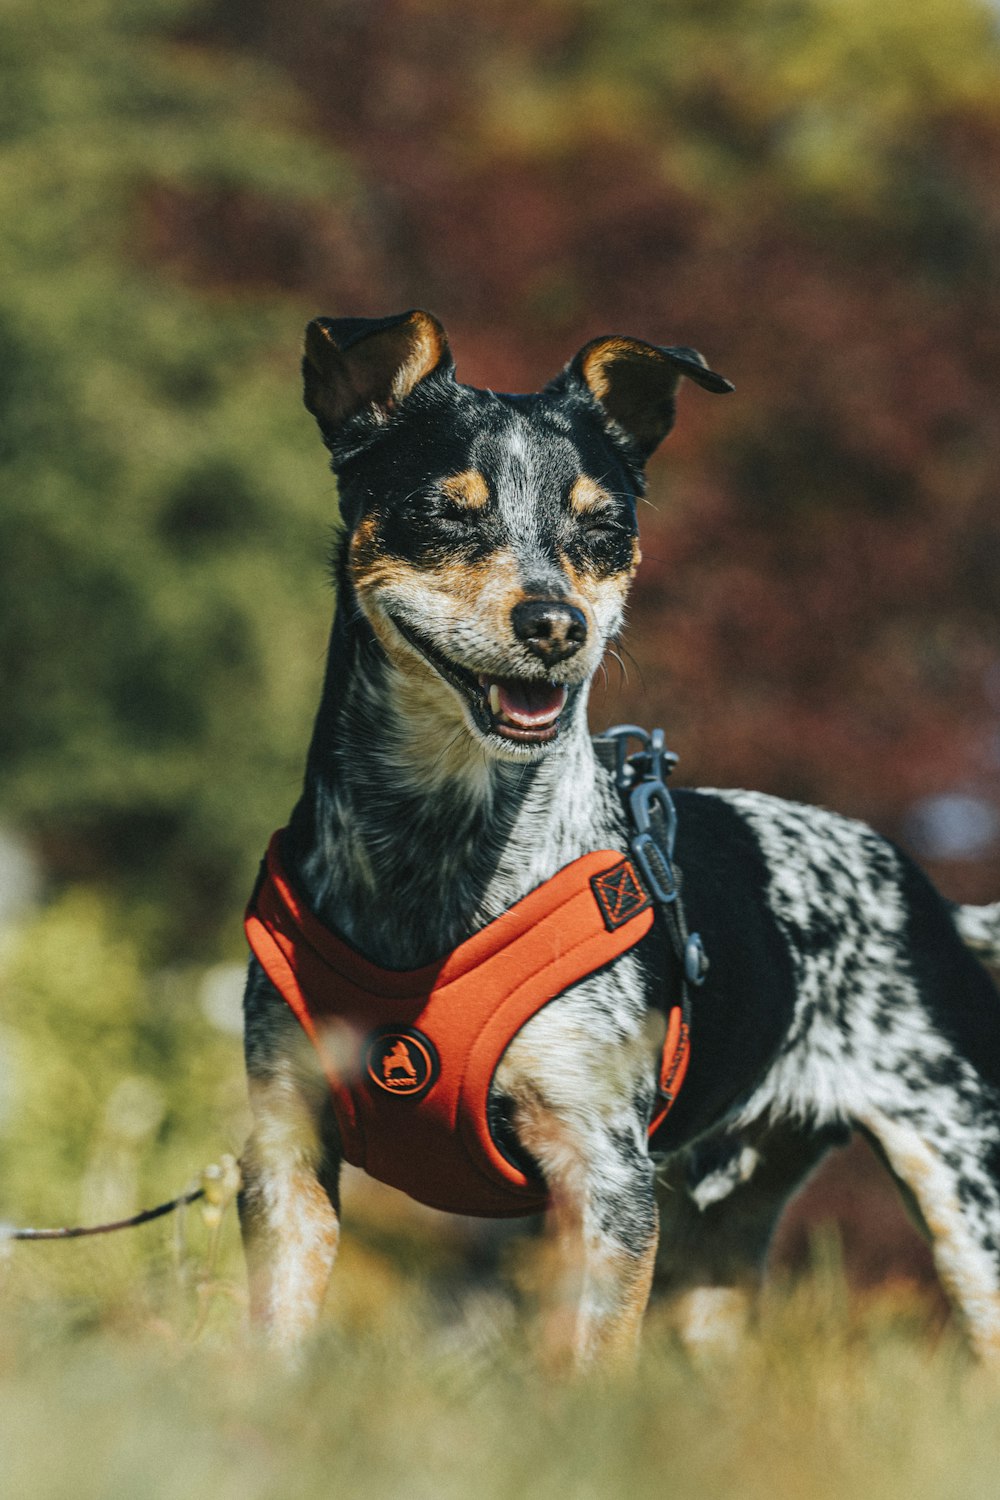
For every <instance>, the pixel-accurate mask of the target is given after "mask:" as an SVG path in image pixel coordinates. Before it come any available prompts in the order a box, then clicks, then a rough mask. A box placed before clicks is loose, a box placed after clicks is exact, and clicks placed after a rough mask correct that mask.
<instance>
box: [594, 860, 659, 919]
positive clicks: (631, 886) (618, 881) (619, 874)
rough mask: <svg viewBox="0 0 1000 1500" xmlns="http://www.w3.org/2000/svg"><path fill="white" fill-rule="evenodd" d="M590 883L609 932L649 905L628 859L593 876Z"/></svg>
mask: <svg viewBox="0 0 1000 1500" xmlns="http://www.w3.org/2000/svg"><path fill="white" fill-rule="evenodd" d="M590 885H591V889H592V890H593V892H594V896H595V898H596V900H597V904H598V906H599V907H600V908H601V916H602V917H603V918H604V925H605V927H606V928H607V929H608V931H609V932H614V931H615V930H616V928H618V927H624V926H625V923H626V922H631V920H632V918H633V917H637V916H638V915H639V913H640V912H641V911H645V910H646V907H647V906H651V905H652V901H651V900H650V898H649V895H648V894H647V892H646V890H645V889H644V887H643V885H642V882H641V881H640V880H639V877H638V875H637V874H636V873H635V866H634V865H633V864H632V861H631V860H630V859H623V860H622V861H621V863H620V864H617V865H612V866H611V869H610V870H605V871H604V872H603V874H601V875H592V876H591V878H590Z"/></svg>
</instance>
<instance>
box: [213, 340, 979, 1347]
mask: <svg viewBox="0 0 1000 1500" xmlns="http://www.w3.org/2000/svg"><path fill="white" fill-rule="evenodd" d="M304 371H305V399H306V404H307V406H308V407H309V409H310V411H311V412H312V413H313V414H314V416H315V417H316V419H317V422H318V423H319V427H320V431H321V433H322V436H323V441H324V442H325V444H326V446H327V447H328V449H329V450H330V453H331V455H332V461H333V468H334V471H335V473H336V475H337V478H338V481H339V490H340V507H341V516H342V520H343V525H344V532H343V539H342V544H341V546H340V549H339V555H338V558H337V564H336V581H337V588H338V596H337V610H336V618H335V621H334V626H333V635H332V641H331V646H330V653H329V660H328V666H327V672H326V680H325V685H324V690H323V696H322V702H321V704H320V709H319V714H318V718H317V721H316V729H315V733H314V737H313V741H312V745H311V749H310V752H309V757H308V764H307V769H306V777H305V786H304V790H303V793H302V796H301V799H300V801H299V803H298V805H297V806H296V808H295V811H294V814H293V816H292V819H291V823H290V825H289V828H288V830H287V831H286V833H285V835H284V840H283V856H284V862H285V867H286V869H287V871H288V873H289V876H290V879H291V880H292V881H293V882H294V884H295V886H296V887H297V889H298V890H299V891H300V892H301V894H302V896H303V899H304V901H305V902H306V903H307V904H308V906H309V908H310V909H311V911H312V912H313V913H314V914H315V915H316V916H317V917H318V918H319V919H320V920H321V921H322V922H323V923H325V924H326V926H327V927H328V928H330V929H333V930H334V931H335V932H336V933H337V934H339V935H340V938H341V939H343V940H346V942H347V943H348V944H350V945H351V946H352V948H353V949H355V950H357V951H358V952H360V953H361V954H362V955H364V956H365V957H366V958H367V959H368V960H371V961H372V962H373V963H375V964H377V965H381V966H382V967H383V968H384V969H389V970H409V969H415V968H419V967H420V966H422V965H427V964H429V963H430V962H431V961H432V960H435V959H436V958H437V957H439V956H440V955H442V954H445V953H448V952H450V951H451V950H453V949H455V948H456V946H457V945H459V944H460V943H462V942H463V941H464V940H466V939H467V938H468V937H469V936H470V934H473V933H476V932H478V931H480V930H481V929H483V928H485V927H486V926H487V924H490V923H491V922H493V921H494V919H497V918H498V917H500V916H501V914H503V913H504V912H506V911H507V910H508V909H509V908H510V907H511V906H512V905H513V904H514V903H516V902H518V901H519V900H520V899H521V898H523V897H524V896H525V895H526V894H527V893H529V892H531V891H533V890H534V889H535V888H536V887H539V886H540V885H541V884H542V883H543V882H545V881H547V880H549V879H550V877H552V876H554V875H555V874H556V872H557V871H559V870H560V869H561V868H562V867H563V866H566V865H567V864H568V863H569V862H571V861H574V860H576V859H578V858H579V857H580V856H582V855H584V854H586V853H587V852H588V851H591V850H594V849H600V848H606V849H616V848H618V849H623V848H625V847H626V843H625V841H626V839H627V829H626V826H625V815H624V813H623V808H622V803H621V799H620V797H619V796H618V793H617V792H616V790H615V788H614V786H613V784H612V780H611V777H610V776H609V775H608V773H607V772H606V771H605V770H603V769H602V768H601V766H600V765H599V764H598V762H597V760H596V758H595V754H594V751H593V747H592V743H591V740H590V737H589V734H588V730H587V722H586V713H587V697H588V690H589V686H590V682H591V679H592V677H593V675H594V673H595V672H596V671H597V669H598V666H599V665H600V663H601V659H602V657H603V655H604V653H605V650H606V649H607V648H608V646H609V643H610V642H611V641H612V640H613V638H614V637H615V636H616V634H617V632H618V631H619V630H620V629H621V626H622V620H623V609H624V605H625V598H626V594H627V591H628V587H629V583H630V581H631V578H632V576H633V573H634V571H635V568H636V566H637V564H638V562H639V547H638V540H637V527H636V501H637V498H638V497H639V496H640V495H641V493H642V489H643V465H644V464H645V462H646V460H647V459H648V457H649V455H650V454H651V453H652V452H653V450H654V448H655V447H656V446H657V444H658V443H659V442H660V441H661V439H662V438H664V437H665V436H666V434H667V433H668V432H669V430H670V428H671V426H672V423H673V416H674V396H675V391H676V388H677V385H678V383H679V381H680V378H681V377H682V376H687V377H688V378H690V379H692V380H694V381H695V382H697V383H699V384H700V385H702V386H704V387H705V388H707V389H710V390H715V391H721V390H724V389H728V385H727V383H726V382H725V381H723V380H721V379H720V377H718V376H715V375H713V374H712V373H711V372H710V371H709V370H707V369H706V367H705V365H704V363H703V362H702V360H701V357H700V356H699V355H697V354H695V353H694V352H693V351H691V350H689V349H670V348H660V347H656V346H653V345H650V344H647V343H644V342H642V341H640V340H637V339H631V338H624V337H608V338H601V339H597V340H594V341H593V342H592V343H590V344H588V345H586V346H585V348H584V349H582V350H581V351H580V353H579V354H578V355H577V356H576V358H575V359H574V360H573V361H572V362H571V363H570V364H569V365H568V366H567V367H566V369H565V370H564V371H563V372H562V373H561V374H560V375H559V376H558V377H557V378H556V379H555V380H554V381H553V382H552V383H551V384H550V385H549V386H548V387H547V388H546V389H545V390H544V391H542V392H540V393H538V394H534V395H526V396H508V395H496V394H494V393H493V392H491V391H484V390H476V389H473V388H470V387H468V386H463V385H460V384H458V383H457V382H456V380H455V378H454V367H453V363H452V359H451V356H450V353H449V349H448V344H447V341H446V339H445V335H444V331H443V330H442V328H441V326H440V325H439V323H438V322H437V321H436V320H435V319H434V318H433V317H431V316H430V315H429V314H427V313H423V312H410V313H406V314H402V315H400V316H398V317H392V318H385V319H381V320H366V319H348V320H338V321H331V320H328V319H318V320H316V321H315V322H313V323H312V324H311V325H310V327H309V329H308V331H307V336H306V354H305V361H304ZM675 800H676V804H677V810H678V816H679V826H678V834H677V845H676V857H677V863H678V865H679V866H680V868H681V870H682V871H683V877H684V898H685V903H686V907H687V911H688V916H689V920H690V924H691V926H692V927H696V928H697V929H698V930H699V931H700V933H701V935H702V937H703V939H704V942H705V947H706V949H707V951H708V954H709V955H710V961H711V966H710V969H709V972H708V977H707V982H706V983H705V984H704V986H703V988H701V989H700V990H699V991H698V992H697V994H696V996H695V1001H694V1012H693V1017H692V1025H691V1044H692V1045H691V1060H690V1068H689V1071H688V1075H687V1080H686V1082H685V1084H684V1087H683V1089H682V1091H681V1093H680V1096H679V1098H678V1101H677V1103H676V1106H675V1108H674V1109H673V1111H672V1112H671V1114H670V1116H669V1119H668V1120H667V1121H666V1123H665V1125H664V1126H663V1128H662V1130H661V1131H660V1132H658V1134H657V1135H656V1136H655V1137H654V1140H653V1142H652V1146H651V1145H650V1142H649V1141H648V1138H647V1125H648V1122H649V1119H650V1115H651V1112H652V1110H653V1105H654V1096H655V1090H656V1065H657V1046H656V1041H655V1039H654V1038H652V1037H651V1033H650V1024H649V1018H650V1015H651V1014H656V1013H657V1011H658V1009H662V1006H663V1003H664V991H665V988H666V986H667V984H668V982H669V981H668V971H669V968H670V965H669V958H670V955H669V954H668V953H667V952H666V951H665V949H664V948H663V945H662V942H661V943H660V945H659V947H658V946H657V942H656V937H655V934H656V930H655V929H654V933H653V934H652V937H651V939H650V941H649V942H644V943H643V944H642V945H640V947H638V948H636V949H634V950H632V951H629V952H627V953H624V954H623V955H622V956H621V957H619V958H617V959H616V960H615V961H614V962H613V963H611V964H610V965H608V966H606V967H604V968H603V969H601V970H600V971H599V972H597V973H594V974H592V975H591V976H590V977H588V978H584V979H583V980H581V981H579V982H578V983H575V984H574V985H572V986H571V987H570V988H568V989H566V990H565V991H564V992H563V993H562V994H559V995H558V996H557V997H556V998H554V999H553V1000H552V1001H551V1003H549V1004H547V1005H546V1006H545V1008H544V1009H542V1010H540V1011H539V1012H538V1013H537V1014H536V1015H535V1016H534V1017H533V1018H532V1019H531V1020H530V1021H528V1023H527V1024H526V1025H524V1026H523V1029H522V1030H521V1031H520V1032H519V1033H518V1034H517V1035H516V1036H515V1037H514V1039H513V1040H512V1041H511V1042H510V1044H509V1046H508V1047H507V1049H506V1052H505V1053H504V1055H503V1057H502V1060H501V1062H500V1064H499V1066H498V1068H497V1070H496V1072H495V1075H494V1077H493V1083H492V1089H491V1094H490V1118H491V1121H493V1122H494V1125H495V1128H496V1130H497V1131H498V1132H501V1131H502V1132H506V1134H507V1135H508V1137H509V1140H510V1144H511V1149H514V1150H517V1151H518V1152H519V1153H520V1154H521V1159H522V1160H527V1161H530V1163H531V1164H532V1167H533V1170H534V1172H535V1173H536V1174H537V1175H538V1176H539V1177H540V1178H541V1180H542V1181H543V1182H544V1184H545V1187H546V1188H547V1190H548V1193H549V1201H550V1204H551V1210H550V1218H551V1222H552V1226H553V1230H554V1233H555V1235H556V1237H557V1240H558V1243H559V1244H560V1246H561V1248H562V1249H563V1251H564V1255H563V1262H564V1265H565V1281H564V1283H563V1284H562V1285H561V1287H560V1288H557V1289H555V1295H554V1298H553V1307H554V1311H553V1315H552V1317H551V1319H550V1338H551V1340H552V1341H553V1342H554V1343H556V1344H557V1345H559V1346H560V1347H561V1348H562V1352H563V1354H564V1355H565V1357H566V1358H567V1359H568V1360H569V1361H570V1362H571V1363H573V1364H575V1365H576V1366H577V1367H585V1366H587V1365H589V1364H592V1363H594V1362H601V1363H603V1362H605V1361H607V1360H609V1359H612V1358H614V1357H616V1356H621V1355H623V1354H628V1352H629V1351H631V1350H632V1349H633V1348H634V1347H635V1344H636V1341H637V1337H638V1332H639V1327H640V1323H641V1319H642V1314H643V1311H644V1308H645V1306H646V1303H647V1300H648V1296H649V1292H650V1288H651V1285H652V1283H653V1280H654V1274H655V1276H656V1280H657V1284H658V1285H659V1284H661V1283H662V1284H664V1285H667V1286H669V1287H671V1288H672V1290H673V1291H674V1292H675V1293H676V1294H677V1296H678V1298H679V1299H680V1303H679V1305H680V1307H681V1317H682V1321H683V1320H686V1323H687V1331H688V1333H689V1335H690V1336H691V1337H697V1336H698V1333H699V1329H700V1328H702V1327H704V1325H705V1323H706V1320H708V1321H709V1322H710V1321H711V1319H712V1317H714V1316H715V1315H717V1314H719V1315H721V1314H727V1315H728V1314H730V1313H732V1312H733V1311H734V1309H735V1308H736V1305H737V1299H738V1298H739V1297H741V1296H742V1295H743V1293H744V1291H745V1289H746V1288H747V1287H748V1286H749V1285H751V1284H752V1283H753V1281H754V1280H755V1279H756V1278H757V1277H758V1276H759V1273H760V1269H761V1265H762V1262H763V1259H764V1256H765V1253H766V1249H767V1246H768V1242H769V1239H770V1236H771V1233H772V1230H773V1228H774V1225H775V1223H776V1221H777V1218H778V1215H779V1214H780V1212H781V1209H782V1206H783V1204H784V1203H785V1202H786V1200H787V1198H788V1196H789V1194H790V1193H792V1192H793V1191H794V1189H795V1188H796V1186H797V1185H798V1184H799V1183H800V1182H801V1181H802V1179H803V1177H804V1176H805V1174H807V1173H808V1172H809V1171H810V1170H811V1169H812V1168H813V1166H814V1165H815V1164H816V1163H817V1162H818V1161H819V1159H820V1157H821V1156H822V1155H823V1153H824V1151H825V1150H826V1149H827V1148H828V1147H829V1145H830V1144H831V1143H832V1142H834V1141H837V1140H843V1139H844V1138H845V1136H846V1134H847V1132H848V1131H850V1130H852V1129H857V1130H859V1131H862V1132H864V1134H865V1135H866V1136H867V1137H868V1138H869V1139H870V1140H871V1141H872V1142H873V1143H874V1144H875V1146H876V1148H877V1149H878V1151H879V1152H880V1154H881V1155H882V1157H883V1158H884V1160H885V1161H886V1163H887V1165H888V1167H889V1169H890V1170H891V1172H892V1173H893V1175H894V1176H895V1178H896V1179H897V1181H898V1182H899V1184H900V1186H901V1188H902V1190H903V1192H904V1195H905V1196H906V1198H907V1200H908V1202H909V1204H910V1206H911V1208H912V1209H914V1210H915V1212H916V1214H917V1216H918V1218H919V1220H920V1221H921V1222H922V1224H923V1225H924V1226H925V1227H926V1230H927V1232H928V1234H929V1236H930V1238H931V1240H932V1243H933V1247H934V1254H935V1257H936V1261H937V1265H938V1268H939V1270H940V1274H941V1278H942V1280H943V1282H944V1283H945V1285H946V1286H947V1288H948V1289H949V1291H950V1293H951V1294H952V1296H953V1297H954V1300H955V1302H956V1303H957V1305H958V1306H959V1307H960V1308H961V1310H962V1312H963V1313H964V1315H965V1318H966V1321H967V1324H968V1327H969V1330H970V1335H971V1339H972V1341H973V1343H974V1345H975V1347H976V1348H977V1349H978V1350H979V1351H980V1352H981V1353H982V1354H984V1355H986V1354H993V1355H997V1354H1000V999H998V996H997V993H996V991H995V989H994V987H993V985H992V983H991V980H990V978H989V977H988V975H987V973H986V971H985V970H984V969H983V968H982V967H981V966H980V963H979V962H978V961H977V959H976V958H975V957H973V956H972V954H971V953H970V951H969V949H970V948H973V949H979V950H980V951H981V952H982V953H983V955H984V956H985V957H986V958H987V959H993V960H995V959H997V958H998V957H1000V906H998V907H997V908H992V907H987V908H957V909H955V908H951V907H949V906H948V905H947V904H946V903H945V902H943V901H942V899H941V898H940V897H939V896H938V895H937V894H936V893H935V891H934V890H933V889H932V887H931V886H930V884H929V883H928V881H927V880H926V879H925V878H924V876H923V875H922V874H921V873H920V871H919V870H917V869H916V868H915V867H914V866H913V865H912V864H911V863H910V862H909V861H908V860H907V859H906V858H905V857H904V856H903V855H902V854H900V853H899V852H898V851H897V850H896V849H895V848H893V847H892V846H891V845H889V844H888V843H886V842H885V841H884V840H883V839H882V838H880V837H878V836H877V835H876V834H874V833H873V832H871V831H870V830H869V829H868V828H866V827H863V826H861V825H860V824H858V823H855V822H852V821H849V820H847V819H844V818H841V817H837V816H835V815H834V814H832V813H829V812H825V811H821V810H819V809H817V808H811V807H803V806H799V805H796V804H794V803H789V802H784V801H781V800H778V799H776V798H774V797H771V796H765V795H763V794H761V793H756V792H747V791H727V792H719V791H698V792H694V791H683V792H677V793H675ZM246 1054H247V1066H248V1071H249V1078H250V1094H251V1103H252V1109H253V1115H254V1120H255V1125H254V1129H253V1134H252V1136H251V1139H250V1141H249V1143H248V1145H247V1148H246V1152H245V1155H244V1158H243V1163H242V1166H243V1172H244V1182H245V1186H244V1192H243V1195H242V1205H241V1214H242V1223H243V1229H244V1237H245V1242H246V1247H247V1255H248V1262H249V1267H250V1279H251V1304H252V1309H253V1312H254V1314H255V1316H256V1317H257V1318H258V1319H259V1320H260V1321H261V1322H262V1323H263V1324H264V1325H266V1326H267V1328H268V1329H269V1330H270V1332H271V1335H272V1336H273V1338H274V1340H275V1341H276V1342H277V1343H279V1344H282V1345H286V1346H287V1345H294V1344H295V1343H297V1342H298V1341H299V1340H301V1338H302V1336H303V1335H304V1334H305V1332H306V1331H307V1330H308V1329H309V1328H310V1326H311V1325H312V1324H313V1322H314V1320H315V1318H316V1316H317V1313H318V1311H319V1308H320V1306H321V1303H322V1299H323V1296H324V1293H325V1289H326V1286H327V1282H328V1278H329V1275H330V1271H331V1268H332V1266H333V1262H334V1257H335V1253H336V1248H337V1240H338V1233H339V1216H338V1188H337V1182H338V1170H339V1166H340V1161H341V1154H342V1153H341V1145H340V1139H339V1136H338V1129H337V1123H336V1119H335V1116H334V1112H333V1110H332V1109H331V1101H330V1089H329V1085H328V1081H327V1078H326V1076H325V1074H324V1072H323V1070H322V1068H321V1067H320V1066H319V1063H318V1059H317V1054H316V1052H315V1051H314V1049H313V1048H312V1047H311V1046H310V1045H309V1044H308V1043H307V1042H306V1041H305V1039H304V1036H303V1033H302V1029H301V1027H300V1025H299V1021H298V1020H297V1019H296V1017H295V1015H294V1014H293V1012H292V1010H291V1009H290V1008H289V1006H288V1005H287V1004H286V1003H285V1000H284V999H283V998H281V995H280V994H279V993H278V991H277V990H276V989H275V988H274V987H273V986H272V984H271V983H270V982H269V980H268V979H267V978H266V977H265V975H264V972H263V970H262V968H261V967H260V965H259V964H258V963H257V962H256V961H254V962H253V963H252V964H251V969H250V977H249V983H248V987H247V994H246ZM658 1171H659V1175H660V1180H661V1181H666V1183H667V1188H668V1190H667V1192H666V1193H665V1194H663V1195H662V1196H663V1213H662V1220H663V1222H662V1228H659V1229H658V1217H659V1215H658V1211H657V1192H658V1182H657V1174H658ZM567 1308H570V1311H567Z"/></svg>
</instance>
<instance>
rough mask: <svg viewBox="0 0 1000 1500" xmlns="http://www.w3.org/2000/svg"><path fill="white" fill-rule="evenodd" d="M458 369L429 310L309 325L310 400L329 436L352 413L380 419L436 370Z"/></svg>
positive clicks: (305, 364)
mask: <svg viewBox="0 0 1000 1500" xmlns="http://www.w3.org/2000/svg"><path fill="white" fill-rule="evenodd" d="M453 369H454V362H453V361H452V357H451V350H450V349H449V348H448V340H447V338H446V336H445V331H444V329H443V328H442V327H441V324H440V323H439V322H438V320H437V318H435V317H433V316H432V315H431V314H430V313H428V312H421V311H420V310H419V309H412V310H411V311H410V312H405V313H397V314H396V315H395V316H393V317H391V318H314V319H313V321H312V322H311V323H310V324H309V327H308V328H307V329H306V346H305V355H304V357H303V360H302V374H303V377H304V380H305V403H306V406H307V407H308V408H309V410H310V411H311V412H312V414H313V416H314V417H315V418H316V420H317V422H318V423H319V425H320V430H321V431H322V433H323V436H324V438H325V439H326V440H327V441H328V442H333V441H335V439H336V434H337V432H338V431H339V430H340V429H341V428H342V427H343V426H344V424H345V423H346V422H349V421H350V420H351V418H352V417H356V416H358V415H359V414H361V413H363V412H366V413H368V414H370V415H371V416H373V417H374V418H375V419H376V420H384V419H385V417H386V416H388V414H389V413H390V412H391V411H392V410H393V409H394V408H395V407H396V406H398V405H399V403H400V401H404V400H405V399H406V397H407V396H408V395H409V394H410V392H411V391H412V390H413V388H414V386H416V385H418V384H419V383H420V381H421V380H424V379H425V378H426V377H427V376H428V375H430V374H432V373H433V372H434V371H435V370H444V371H448V372H450V371H451V370H453Z"/></svg>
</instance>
